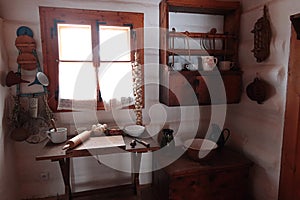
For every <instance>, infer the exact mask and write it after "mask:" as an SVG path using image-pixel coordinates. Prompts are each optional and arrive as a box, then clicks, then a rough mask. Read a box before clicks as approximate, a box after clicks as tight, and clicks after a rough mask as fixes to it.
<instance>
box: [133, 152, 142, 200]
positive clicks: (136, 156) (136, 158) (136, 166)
mask: <svg viewBox="0 0 300 200" xmlns="http://www.w3.org/2000/svg"><path fill="white" fill-rule="evenodd" d="M141 158H142V154H141V153H131V168H132V181H133V184H134V192H135V194H137V195H138V197H140V196H141V194H140V190H139V186H140V183H139V171H140V166H141Z"/></svg>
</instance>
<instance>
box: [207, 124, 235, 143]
mask: <svg viewBox="0 0 300 200" xmlns="http://www.w3.org/2000/svg"><path fill="white" fill-rule="evenodd" d="M229 136H230V130H229V129H227V128H225V129H223V130H221V129H220V127H219V126H218V125H217V124H212V125H211V132H210V134H209V136H208V139H210V140H212V141H214V142H216V143H217V145H218V147H223V146H224V145H225V143H226V142H227V140H228V139H229Z"/></svg>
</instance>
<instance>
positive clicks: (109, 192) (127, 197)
mask: <svg viewBox="0 0 300 200" xmlns="http://www.w3.org/2000/svg"><path fill="white" fill-rule="evenodd" d="M63 199H64V198H63V196H57V197H48V198H42V199H34V200H63ZM99 199H101V200H155V199H156V198H154V195H153V193H152V189H151V187H150V186H147V187H144V188H141V189H140V193H139V194H135V193H134V190H133V188H132V187H127V186H125V187H117V188H115V189H112V188H111V189H101V190H93V191H87V192H79V193H75V194H73V196H72V200H99Z"/></svg>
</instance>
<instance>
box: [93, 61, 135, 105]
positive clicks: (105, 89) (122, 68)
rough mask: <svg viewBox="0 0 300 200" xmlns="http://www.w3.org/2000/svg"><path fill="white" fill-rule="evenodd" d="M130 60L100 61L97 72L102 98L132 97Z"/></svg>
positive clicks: (107, 99) (105, 99) (106, 99)
mask: <svg viewBox="0 0 300 200" xmlns="http://www.w3.org/2000/svg"><path fill="white" fill-rule="evenodd" d="M131 69H132V68H131V63H130V62H120V63H101V65H100V69H99V72H98V77H99V81H100V90H101V95H102V99H103V100H104V101H109V100H110V99H122V97H125V98H128V97H132V98H133V87H132V85H133V80H132V72H131Z"/></svg>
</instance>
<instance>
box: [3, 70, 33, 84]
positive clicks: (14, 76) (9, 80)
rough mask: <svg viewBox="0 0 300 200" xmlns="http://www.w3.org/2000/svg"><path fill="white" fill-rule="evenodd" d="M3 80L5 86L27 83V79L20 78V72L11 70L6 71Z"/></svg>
mask: <svg viewBox="0 0 300 200" xmlns="http://www.w3.org/2000/svg"><path fill="white" fill-rule="evenodd" d="M5 82H6V86H7V87H10V86H12V85H16V84H20V83H29V81H26V80H23V79H22V78H21V73H19V72H13V71H10V72H8V74H7V75H6V80H5Z"/></svg>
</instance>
